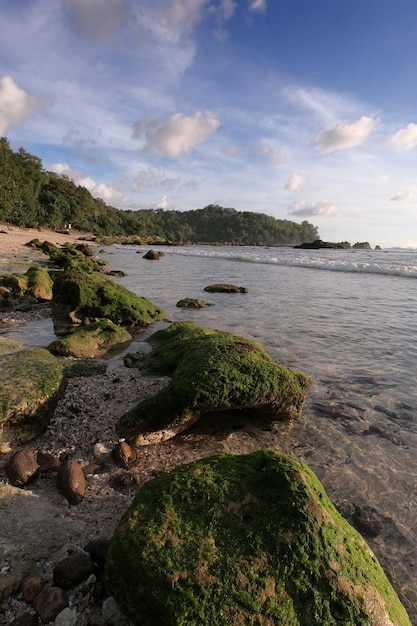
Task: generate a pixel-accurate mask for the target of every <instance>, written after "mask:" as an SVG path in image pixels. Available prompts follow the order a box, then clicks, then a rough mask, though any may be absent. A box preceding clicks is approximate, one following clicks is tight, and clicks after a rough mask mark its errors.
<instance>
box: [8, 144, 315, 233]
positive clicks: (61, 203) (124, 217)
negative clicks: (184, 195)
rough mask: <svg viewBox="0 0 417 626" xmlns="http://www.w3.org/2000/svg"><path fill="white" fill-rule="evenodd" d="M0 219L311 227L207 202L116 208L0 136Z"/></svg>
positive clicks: (116, 227) (196, 227)
mask: <svg viewBox="0 0 417 626" xmlns="http://www.w3.org/2000/svg"><path fill="white" fill-rule="evenodd" d="M0 221H4V222H8V223H10V224H15V225H17V226H24V227H35V228H37V227H43V228H51V229H62V228H66V226H67V225H68V224H72V226H73V228H77V229H78V230H81V231H83V232H91V233H93V234H95V235H101V236H103V235H109V236H112V237H115V236H137V237H143V238H147V237H154V238H160V239H161V240H163V241H169V242H194V243H195V242H202V243H209V242H228V243H238V244H250V245H252V244H254V245H258V244H263V245H295V244H298V243H301V242H303V241H314V240H315V239H317V237H318V232H317V228H316V227H315V226H313V225H312V224H310V223H309V222H307V221H303V222H302V223H301V224H298V223H296V222H292V221H290V220H279V219H275V218H274V217H271V216H270V215H265V214H263V213H255V212H250V211H237V210H235V209H233V208H223V207H221V206H218V205H209V206H207V207H206V208H204V209H196V210H192V211H164V210H162V209H156V210H154V209H146V210H138V211H132V210H128V211H122V210H120V209H116V208H114V207H112V206H108V205H106V204H105V203H104V202H103V200H101V199H97V198H93V196H92V195H91V194H90V192H89V191H88V190H87V189H86V188H85V187H82V186H80V185H76V184H75V183H74V182H73V181H71V180H70V179H69V178H68V177H66V176H58V175H57V174H55V173H53V172H48V171H45V170H44V169H43V167H42V161H41V159H39V158H38V157H36V156H33V155H31V154H29V153H28V152H26V151H25V150H24V149H23V148H20V149H19V150H18V151H17V152H13V150H12V149H11V148H10V145H9V143H8V141H7V139H6V138H5V137H2V138H1V139H0Z"/></svg>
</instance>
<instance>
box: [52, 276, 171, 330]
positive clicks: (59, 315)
mask: <svg viewBox="0 0 417 626" xmlns="http://www.w3.org/2000/svg"><path fill="white" fill-rule="evenodd" d="M53 296H54V299H53V306H52V314H53V317H54V318H55V319H56V320H58V321H59V320H62V319H67V316H68V314H69V313H70V312H73V313H75V314H76V316H77V317H78V318H80V319H84V318H86V317H92V318H107V319H109V320H111V321H112V322H114V323H115V324H129V325H131V326H147V325H149V324H152V323H153V322H155V321H157V320H162V319H166V318H167V313H165V311H163V310H162V309H160V308H158V307H156V306H154V305H153V304H152V303H151V302H150V301H149V300H147V299H146V298H142V297H141V296H138V295H136V294H135V293H133V292H132V291H129V290H128V289H126V288H125V287H123V286H122V285H118V284H117V283H116V282H114V281H113V280H112V279H111V278H109V277H108V276H104V275H103V274H97V273H91V274H88V273H86V272H76V271H71V272H64V273H63V274H62V275H60V276H58V278H56V280H55V282H54V286H53Z"/></svg>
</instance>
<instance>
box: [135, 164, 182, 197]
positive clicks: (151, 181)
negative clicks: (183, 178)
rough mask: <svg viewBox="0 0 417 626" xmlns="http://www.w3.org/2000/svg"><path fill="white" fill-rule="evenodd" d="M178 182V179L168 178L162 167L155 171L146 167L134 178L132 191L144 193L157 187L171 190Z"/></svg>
mask: <svg viewBox="0 0 417 626" xmlns="http://www.w3.org/2000/svg"><path fill="white" fill-rule="evenodd" d="M179 182H180V179H179V178H173V177H170V176H168V175H167V174H166V172H165V169H164V168H163V167H160V168H159V169H157V170H156V169H152V168H150V167H148V168H147V169H144V170H141V171H140V172H139V173H138V175H137V176H136V178H135V180H134V183H133V190H134V191H137V192H139V193H144V192H146V191H149V190H150V189H155V188H157V187H163V188H165V189H173V188H174V187H176V186H177V185H178V184H179Z"/></svg>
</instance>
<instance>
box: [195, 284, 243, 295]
mask: <svg viewBox="0 0 417 626" xmlns="http://www.w3.org/2000/svg"><path fill="white" fill-rule="evenodd" d="M204 291H208V292H209V293H248V288H247V287H237V285H230V284H228V283H216V284H215V285H208V286H207V287H204Z"/></svg>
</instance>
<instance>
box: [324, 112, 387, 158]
mask: <svg viewBox="0 0 417 626" xmlns="http://www.w3.org/2000/svg"><path fill="white" fill-rule="evenodd" d="M378 122H379V120H378V119H377V118H374V117H369V116H366V115H363V116H362V117H361V118H360V119H359V120H358V121H357V122H351V123H349V122H340V123H339V124H337V125H336V126H335V127H334V128H327V129H325V130H322V131H321V133H319V134H318V135H317V136H316V137H314V139H313V140H312V145H313V146H317V147H318V148H319V149H320V150H321V152H325V153H327V152H334V151H335V150H346V149H347V148H355V147H356V146H360V145H362V144H363V143H364V142H365V141H366V140H367V139H368V137H369V136H370V134H371V133H372V132H373V130H374V129H375V127H376V126H377V124H378Z"/></svg>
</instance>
